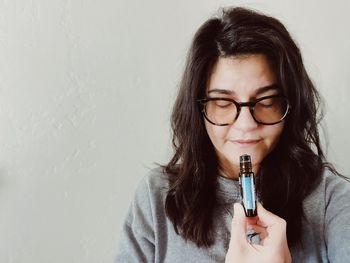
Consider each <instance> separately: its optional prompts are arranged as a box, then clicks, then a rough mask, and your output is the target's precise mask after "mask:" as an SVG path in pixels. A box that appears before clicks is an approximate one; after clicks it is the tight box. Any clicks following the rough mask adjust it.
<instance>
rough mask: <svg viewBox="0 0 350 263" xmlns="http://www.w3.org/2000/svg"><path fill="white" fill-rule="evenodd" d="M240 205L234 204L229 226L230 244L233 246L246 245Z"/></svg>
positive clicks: (242, 212)
mask: <svg viewBox="0 0 350 263" xmlns="http://www.w3.org/2000/svg"><path fill="white" fill-rule="evenodd" d="M245 217H246V216H245V213H244V209H243V207H242V205H241V204H239V203H235V204H234V212H233V219H232V224H231V242H232V243H233V244H242V242H245V243H246V232H245V231H246V221H245V220H246V218H245Z"/></svg>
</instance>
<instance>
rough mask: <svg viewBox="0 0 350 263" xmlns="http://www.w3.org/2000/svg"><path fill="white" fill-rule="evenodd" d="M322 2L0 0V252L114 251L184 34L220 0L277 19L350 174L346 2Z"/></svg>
mask: <svg viewBox="0 0 350 263" xmlns="http://www.w3.org/2000/svg"><path fill="white" fill-rule="evenodd" d="M329 3H330V1H317V0H314V1H301V0H298V1H296V0H293V1H281V0H264V1H254V2H246V1H217V0H216V1H209V0H198V1H186V0H180V1H164V0H163V1H162V0H150V1H141V0H139V1H132V0H121V1H112V0H100V1H96V0H85V1H84V0H27V1H25V0H22V1H21V0H2V1H0V233H1V234H0V262H8V263H10V262H31V263H39V262H45V263H46V262H111V261H112V259H113V257H114V255H115V253H116V246H117V239H118V237H119V235H118V233H119V230H120V227H121V224H122V221H123V218H124V215H125V213H126V210H127V207H128V204H129V202H130V200H131V198H132V195H133V191H134V189H135V187H136V184H137V182H138V181H139V180H140V178H141V177H142V176H143V175H144V173H145V172H146V171H147V170H148V168H151V167H154V166H155V165H154V162H160V163H165V162H166V161H167V160H168V158H169V156H170V152H171V144H170V137H169V135H170V128H169V127H170V125H169V115H170V111H171V106H172V104H173V101H174V97H175V94H176V88H177V86H178V83H179V80H180V76H181V71H182V69H183V65H184V60H185V54H186V51H187V48H188V47H189V43H190V40H191V37H192V35H193V33H194V32H195V30H196V29H197V28H198V26H199V25H200V24H201V23H202V22H203V21H204V20H205V19H207V18H208V17H209V16H210V15H212V14H214V13H215V12H216V11H217V10H218V8H219V7H220V6H222V5H228V4H230V5H232V4H236V5H239V4H243V5H244V6H247V7H253V8H256V9H258V10H261V11H265V12H267V13H269V14H271V15H273V16H276V17H278V18H280V19H281V20H282V22H284V23H285V25H286V26H287V27H288V28H289V30H290V32H291V33H292V34H293V35H294V37H295V39H296V40H297V42H298V43H299V45H300V47H301V49H302V51H303V55H304V58H305V63H306V65H307V68H308V69H309V72H310V75H311V77H312V78H313V80H314V81H315V83H316V84H317V86H318V87H319V89H320V91H321V93H322V94H323V96H324V97H325V99H326V101H327V115H326V121H327V126H328V133H329V141H330V144H329V150H328V152H329V159H330V160H331V161H333V162H334V163H335V164H336V166H337V167H338V168H339V170H340V171H341V172H343V173H344V174H347V175H350V167H349V166H348V165H347V164H348V160H347V157H348V149H349V146H350V142H349V138H348V135H349V132H350V127H349V122H348V121H347V119H348V117H349V113H350V111H349V109H350V106H349V105H350V103H349V102H348V100H349V99H350V96H349V95H350V89H349V87H348V86H349V84H350V74H349V73H350V70H349V68H350V67H349V65H348V63H349V59H350V51H349V47H350V35H349V30H348V25H349V24H350V16H349V15H348V11H349V10H350V4H349V1H347V0H344V1H341V0H336V1H332V4H329Z"/></svg>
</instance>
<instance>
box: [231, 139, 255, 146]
mask: <svg viewBox="0 0 350 263" xmlns="http://www.w3.org/2000/svg"><path fill="white" fill-rule="evenodd" d="M259 141H260V140H233V142H234V143H237V144H240V145H253V144H256V143H258V142H259Z"/></svg>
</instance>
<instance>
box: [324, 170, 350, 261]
mask: <svg viewBox="0 0 350 263" xmlns="http://www.w3.org/2000/svg"><path fill="white" fill-rule="evenodd" d="M326 180H327V181H328V183H327V184H326V195H325V201H326V202H325V204H326V213H325V241H326V245H327V255H328V260H329V262H331V263H341V262H349V258H350V225H349V222H350V183H349V182H348V181H346V180H345V179H343V178H340V177H338V176H335V175H333V174H329V176H328V177H327V179H326Z"/></svg>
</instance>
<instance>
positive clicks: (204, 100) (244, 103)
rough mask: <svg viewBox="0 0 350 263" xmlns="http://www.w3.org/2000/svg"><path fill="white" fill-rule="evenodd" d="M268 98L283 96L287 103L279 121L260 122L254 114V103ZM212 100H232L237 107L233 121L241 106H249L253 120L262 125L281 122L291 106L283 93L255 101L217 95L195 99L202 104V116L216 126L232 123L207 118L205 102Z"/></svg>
mask: <svg viewBox="0 0 350 263" xmlns="http://www.w3.org/2000/svg"><path fill="white" fill-rule="evenodd" d="M270 98H283V99H285V100H286V103H287V105H286V106H287V109H286V112H285V114H284V115H283V116H282V118H281V119H280V120H279V121H276V122H273V123H264V122H261V121H258V120H257V119H256V118H255V116H254V107H255V105H256V104H257V103H258V102H260V101H262V100H264V99H270ZM212 100H225V101H229V102H232V103H233V104H235V106H236V108H237V113H236V117H235V118H234V120H233V122H235V121H236V120H237V119H238V116H239V114H240V112H241V108H242V107H249V111H250V114H251V115H252V117H253V119H254V120H255V122H256V123H259V124H263V125H275V124H277V123H280V122H282V121H283V120H284V119H285V118H286V116H287V115H288V113H289V112H290V110H291V108H292V107H291V106H290V104H289V102H288V100H287V98H286V97H285V96H283V95H270V96H265V97H261V98H259V99H257V100H255V101H248V102H237V101H235V100H233V99H229V98H219V97H213V98H204V99H199V100H197V101H198V102H199V103H200V104H202V106H203V109H202V113H203V115H204V118H205V119H206V120H207V121H208V122H210V123H211V124H213V125H216V126H227V125H231V124H232V123H225V124H218V123H214V122H212V121H211V120H209V118H208V116H207V114H206V111H205V104H206V103H207V102H209V101H212Z"/></svg>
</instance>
